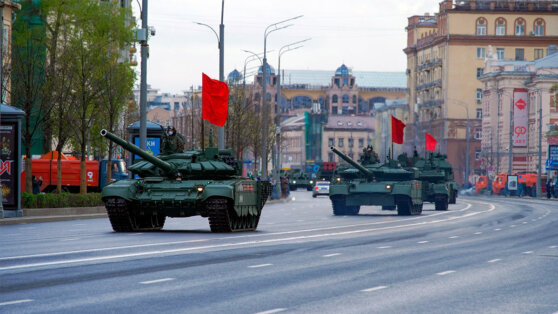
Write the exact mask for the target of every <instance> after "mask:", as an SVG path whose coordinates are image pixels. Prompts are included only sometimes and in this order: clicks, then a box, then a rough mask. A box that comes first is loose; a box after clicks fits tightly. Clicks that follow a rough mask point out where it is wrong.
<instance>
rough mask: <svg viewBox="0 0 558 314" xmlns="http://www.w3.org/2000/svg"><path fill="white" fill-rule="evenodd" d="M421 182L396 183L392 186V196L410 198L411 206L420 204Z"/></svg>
mask: <svg viewBox="0 0 558 314" xmlns="http://www.w3.org/2000/svg"><path fill="white" fill-rule="evenodd" d="M422 184H423V183H422V182H421V181H417V180H412V181H403V182H396V183H394V185H393V191H392V192H391V194H392V195H394V196H395V195H405V196H410V197H411V199H412V200H413V204H422V198H423V196H422Z"/></svg>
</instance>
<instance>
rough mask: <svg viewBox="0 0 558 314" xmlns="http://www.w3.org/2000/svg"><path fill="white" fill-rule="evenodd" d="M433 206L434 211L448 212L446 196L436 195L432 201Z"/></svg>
mask: <svg viewBox="0 0 558 314" xmlns="http://www.w3.org/2000/svg"><path fill="white" fill-rule="evenodd" d="M434 206H435V208H436V210H448V196H447V195H436V197H435V199H434Z"/></svg>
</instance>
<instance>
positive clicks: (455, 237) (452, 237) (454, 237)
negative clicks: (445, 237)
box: [449, 236, 459, 239]
mask: <svg viewBox="0 0 558 314" xmlns="http://www.w3.org/2000/svg"><path fill="white" fill-rule="evenodd" d="M449 238H450V239H457V238H459V236H451V237H449Z"/></svg>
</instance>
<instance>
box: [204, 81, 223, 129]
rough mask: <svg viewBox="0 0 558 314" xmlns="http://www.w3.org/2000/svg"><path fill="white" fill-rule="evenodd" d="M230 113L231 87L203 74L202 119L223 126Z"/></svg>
mask: <svg viewBox="0 0 558 314" xmlns="http://www.w3.org/2000/svg"><path fill="white" fill-rule="evenodd" d="M228 111H229V87H228V86H227V83H225V82H221V81H218V80H214V79H212V78H210V77H209V76H207V75H205V73H202V118H203V119H205V120H207V121H209V122H210V123H213V124H215V125H216V126H223V125H225V122H227V113H228Z"/></svg>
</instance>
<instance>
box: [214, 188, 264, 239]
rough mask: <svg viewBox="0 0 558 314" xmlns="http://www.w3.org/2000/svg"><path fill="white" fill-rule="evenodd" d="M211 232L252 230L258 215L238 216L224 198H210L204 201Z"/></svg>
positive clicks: (256, 222)
mask: <svg viewBox="0 0 558 314" xmlns="http://www.w3.org/2000/svg"><path fill="white" fill-rule="evenodd" d="M205 206H206V209H207V213H208V216H209V227H210V228H211V231H212V232H241V231H254V230H256V228H257V227H258V222H259V220H260V216H259V214H258V216H253V215H247V216H243V217H238V216H237V215H236V212H235V211H234V210H233V209H232V208H231V207H230V206H229V201H228V200H227V199H225V198H217V197H215V198H211V199H208V200H207V201H206V202H205Z"/></svg>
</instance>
